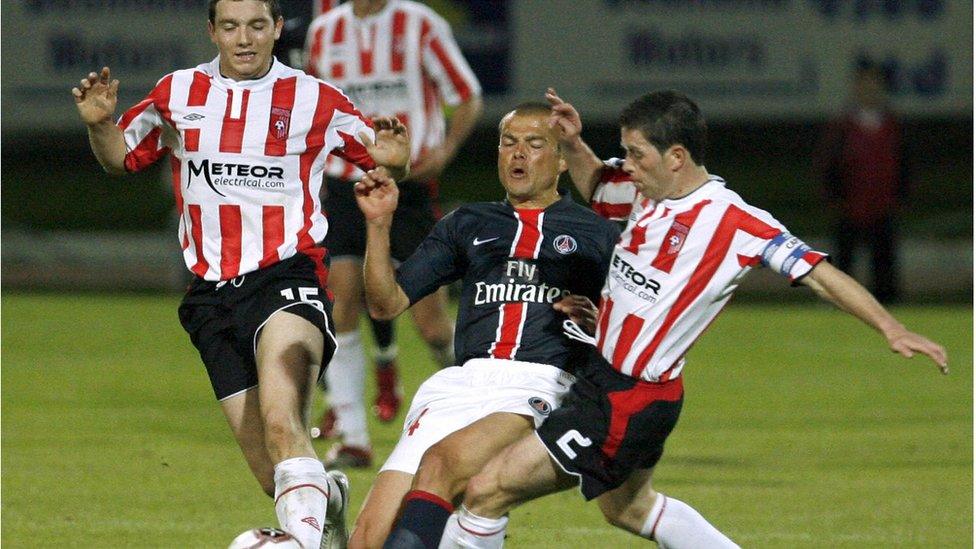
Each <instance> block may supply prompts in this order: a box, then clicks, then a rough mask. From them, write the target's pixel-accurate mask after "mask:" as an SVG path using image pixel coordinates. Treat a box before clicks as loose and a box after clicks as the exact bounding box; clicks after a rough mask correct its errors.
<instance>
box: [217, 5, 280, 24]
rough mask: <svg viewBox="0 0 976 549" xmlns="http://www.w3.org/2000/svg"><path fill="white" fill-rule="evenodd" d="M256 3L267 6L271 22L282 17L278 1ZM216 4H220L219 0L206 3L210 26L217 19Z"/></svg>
mask: <svg viewBox="0 0 976 549" xmlns="http://www.w3.org/2000/svg"><path fill="white" fill-rule="evenodd" d="M227 1H228V2H233V1H236V0H227ZM258 1H259V2H264V3H265V4H267V5H268V11H270V12H271V20H272V21H277V20H278V19H281V17H282V15H281V4H279V3H278V0H258ZM217 2H220V0H210V2H208V5H207V19H209V20H210V23H211V24H213V23H215V22H216V21H215V20H216V19H217Z"/></svg>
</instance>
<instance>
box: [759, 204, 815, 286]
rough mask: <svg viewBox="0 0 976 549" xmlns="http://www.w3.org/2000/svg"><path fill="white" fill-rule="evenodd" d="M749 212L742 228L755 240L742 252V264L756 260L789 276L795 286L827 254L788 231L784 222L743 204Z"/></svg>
mask: <svg viewBox="0 0 976 549" xmlns="http://www.w3.org/2000/svg"><path fill="white" fill-rule="evenodd" d="M742 206H743V208H744V211H745V215H744V216H743V221H742V227H740V228H742V229H743V230H744V231H745V232H746V233H748V234H751V235H752V236H753V237H754V240H753V241H752V242H749V243H746V244H744V246H743V249H740V250H739V259H740V261H742V260H743V258H747V257H754V259H753V260H752V263H759V264H761V265H762V266H763V267H768V268H770V269H772V270H773V271H775V272H777V273H779V274H780V275H782V276H784V277H786V278H787V279H788V280H789V281H790V282H791V283H792V284H793V285H796V284H798V283H799V281H800V279H801V278H803V277H804V276H806V275H808V274H810V271H812V270H813V268H814V267H816V266H817V264H818V263H820V262H821V261H823V260H824V259H826V258H827V254H826V253H824V252H820V251H817V250H814V249H813V248H811V247H810V246H809V245H807V244H806V243H805V242H803V241H802V240H800V239H799V238H797V237H795V236H793V235H792V234H790V233H789V231H787V229H786V227H784V226H783V224H782V223H780V222H779V221H777V220H776V219H775V218H774V217H773V216H772V215H770V214H769V213H768V212H766V211H764V210H761V209H759V208H755V207H752V206H745V205H744V204H743V205H742Z"/></svg>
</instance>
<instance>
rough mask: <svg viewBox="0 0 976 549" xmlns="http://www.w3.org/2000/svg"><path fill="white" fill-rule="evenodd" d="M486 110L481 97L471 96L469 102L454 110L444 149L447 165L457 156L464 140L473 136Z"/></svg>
mask: <svg viewBox="0 0 976 549" xmlns="http://www.w3.org/2000/svg"><path fill="white" fill-rule="evenodd" d="M482 110H484V107H483V103H482V100H481V97H480V96H477V95H475V96H471V98H469V99H468V100H467V101H465V102H464V103H461V104H460V105H458V106H457V108H456V109H454V114H452V115H451V120H450V123H449V125H448V128H447V135H445V136H444V148H445V150H446V151H447V153H448V154H447V158H446V162H445V164H446V163H450V161H451V160H452V159H454V155H455V154H457V151H458V149H460V148H461V144H462V143H464V140H465V139H467V138H468V136H469V135H471V132H472V131H473V130H474V127H475V126H476V125H477V124H478V119H479V118H481V111H482Z"/></svg>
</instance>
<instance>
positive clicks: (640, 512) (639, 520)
mask: <svg viewBox="0 0 976 549" xmlns="http://www.w3.org/2000/svg"><path fill="white" fill-rule="evenodd" d="M600 511H601V512H602V513H603V518H604V519H606V521H607V523H608V524H610V525H612V526H616V527H617V528H621V529H623V530H626V531H628V532H631V533H634V534H640V530H641V527H642V526H643V525H644V520H645V519H646V518H647V513H648V512H649V511H650V506H643V505H639V504H638V502H627V503H618V504H605V503H602V504H601V505H600Z"/></svg>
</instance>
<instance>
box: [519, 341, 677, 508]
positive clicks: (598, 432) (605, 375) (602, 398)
mask: <svg viewBox="0 0 976 549" xmlns="http://www.w3.org/2000/svg"><path fill="white" fill-rule="evenodd" d="M683 398H684V389H683V388H682V382H681V378H680V377H679V378H677V379H674V380H671V381H666V382H664V383H649V382H646V381H641V380H638V379H635V378H633V377H630V376H628V375H624V374H621V373H620V372H618V371H616V370H614V369H613V367H612V366H610V364H608V363H607V362H606V360H604V359H603V357H602V356H600V354H599V353H598V352H595V351H594V352H593V353H592V355H591V359H590V361H589V363H588V364H587V365H586V366H585V367H584V368H582V369H581V371H579V372H577V380H576V383H575V384H573V387H572V389H571V390H570V392H569V394H568V395H566V397H565V398H564V399H563V403H562V406H560V407H559V408H557V409H556V410H555V411H553V412H552V414H551V415H550V416H549V419H547V420H546V422H545V423H543V424H542V426H541V427H539V429H538V430H537V431H536V434H537V435H538V437H539V439H540V440H542V443H543V444H545V446H546V449H547V450H548V451H549V454H550V455H551V456H552V458H553V459H554V460H555V461H556V463H558V464H559V466H560V467H562V469H563V470H564V471H566V472H567V473H569V474H571V475H574V476H576V477H579V479H580V491H581V492H582V493H583V496H584V497H585V498H586V499H587V500H591V499H593V498H595V497H597V496H599V495H600V494H603V493H604V492H607V491H610V490H613V489H614V488H616V487H618V486H620V485H621V484H623V482H624V481H625V480H627V477H628V476H630V474H631V473H632V472H633V471H635V470H637V469H648V468H651V467H654V465H656V464H657V462H658V460H660V459H661V455H662V454H663V453H664V441H665V440H667V438H668V435H670V434H671V430H672V429H674V426H675V424H676V423H677V422H678V416H679V415H680V414H681V403H682V400H683Z"/></svg>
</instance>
